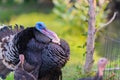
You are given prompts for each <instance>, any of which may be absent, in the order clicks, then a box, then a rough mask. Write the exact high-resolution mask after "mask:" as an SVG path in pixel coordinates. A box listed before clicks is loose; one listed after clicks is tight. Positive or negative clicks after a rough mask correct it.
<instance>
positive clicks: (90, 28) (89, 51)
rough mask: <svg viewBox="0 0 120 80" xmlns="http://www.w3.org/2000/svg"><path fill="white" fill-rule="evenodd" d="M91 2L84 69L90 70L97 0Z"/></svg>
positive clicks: (89, 0) (90, 0)
mask: <svg viewBox="0 0 120 80" xmlns="http://www.w3.org/2000/svg"><path fill="white" fill-rule="evenodd" d="M88 2H89V22H88V24H89V25H88V37H87V53H86V61H85V65H84V71H85V72H87V73H88V72H90V71H91V69H92V66H93V62H94V60H93V54H94V42H95V6H96V2H95V0H88Z"/></svg>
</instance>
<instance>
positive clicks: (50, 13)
mask: <svg viewBox="0 0 120 80" xmlns="http://www.w3.org/2000/svg"><path fill="white" fill-rule="evenodd" d="M97 3H99V0H97ZM53 4H54V5H53ZM107 4H108V2H107V1H106V2H105V3H104V4H102V6H101V5H97V6H96V9H97V10H96V13H97V14H96V28H98V27H100V26H101V25H102V23H104V22H105V21H106V19H105V18H107V13H108V12H107V11H106V12H105V11H104V10H105V8H106V6H107ZM88 8H89V5H88V2H87V0H65V1H63V0H53V1H52V0H1V1H0V24H1V25H2V24H5V25H15V24H19V25H24V26H25V27H30V26H34V25H35V23H36V22H38V21H42V22H44V23H45V24H46V26H47V28H49V29H51V30H53V31H54V32H56V33H57V34H58V36H59V37H60V38H63V39H65V40H66V41H67V42H68V43H69V45H70V49H71V55H70V60H69V61H68V63H67V65H66V66H65V67H64V68H63V80H76V79H78V78H81V77H85V76H89V75H93V74H94V73H90V74H89V75H84V72H83V65H84V61H85V54H86V37H87V30H88V18H89V17H88ZM99 35H100V34H97V36H99ZM97 36H96V38H97ZM98 41H99V40H98ZM98 41H96V47H98V48H100V47H99V42H98ZM98 51H99V50H97V49H96V50H95V55H94V59H95V63H96V61H97V60H98V58H99V57H101V56H100V55H99V54H97V53H98ZM93 69H96V66H95V67H94V68H93ZM7 80H13V74H10V75H9V76H8V78H7Z"/></svg>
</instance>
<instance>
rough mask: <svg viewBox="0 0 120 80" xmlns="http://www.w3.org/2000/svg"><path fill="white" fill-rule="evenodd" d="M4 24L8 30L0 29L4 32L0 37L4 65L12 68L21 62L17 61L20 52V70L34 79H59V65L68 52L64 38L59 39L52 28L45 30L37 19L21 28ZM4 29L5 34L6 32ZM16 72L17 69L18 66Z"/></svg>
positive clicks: (63, 61) (60, 74)
mask: <svg viewBox="0 0 120 80" xmlns="http://www.w3.org/2000/svg"><path fill="white" fill-rule="evenodd" d="M6 28H7V29H8V31H9V32H11V34H9V33H8V31H5V32H2V33H3V34H5V36H4V37H2V38H1V41H2V42H4V44H2V47H3V49H2V50H1V52H2V56H1V59H2V62H3V64H4V65H5V66H6V67H7V68H9V69H12V70H16V69H17V68H18V66H19V65H20V63H21V62H23V61H22V60H21V61H20V58H19V57H20V55H24V57H25V58H24V60H25V63H23V67H24V70H25V71H27V72H28V73H31V74H32V75H34V76H35V77H36V78H37V79H38V80H61V79H62V78H61V77H62V72H61V68H62V67H63V66H64V65H65V64H66V62H67V61H68V59H69V55H70V50H69V45H68V43H67V42H66V41H64V40H62V39H59V38H58V37H57V35H56V34H55V33H54V32H52V31H50V30H48V29H47V28H46V27H45V25H44V23H43V22H38V23H37V24H36V26H35V27H29V28H26V29H24V30H23V28H20V29H19V28H18V27H17V28H16V29H15V30H14V29H11V28H8V27H6ZM2 29H3V28H2ZM7 33H8V34H9V35H6V34H7ZM1 36H2V35H1ZM1 36H0V37H1ZM27 65H29V66H27ZM30 66H31V67H30ZM19 72H21V71H19V70H18V73H19ZM0 73H2V71H0ZM4 76H6V74H4ZM16 76H18V75H15V77H16ZM15 80H17V78H16V79H15Z"/></svg>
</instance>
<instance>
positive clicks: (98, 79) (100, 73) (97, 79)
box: [79, 58, 108, 80]
mask: <svg viewBox="0 0 120 80" xmlns="http://www.w3.org/2000/svg"><path fill="white" fill-rule="evenodd" d="M107 62H108V61H107V59H106V58H101V59H100V60H99V61H98V72H97V73H96V76H95V77H90V78H82V79H79V80H103V72H104V69H105V66H106V64H107Z"/></svg>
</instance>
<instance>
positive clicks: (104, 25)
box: [96, 11, 118, 32]
mask: <svg viewBox="0 0 120 80" xmlns="http://www.w3.org/2000/svg"><path fill="white" fill-rule="evenodd" d="M117 14H118V12H117V11H116V12H114V14H113V17H112V18H111V19H110V20H109V21H108V22H107V23H106V24H102V25H101V27H100V28H98V29H97V31H96V32H98V31H99V30H101V29H102V28H104V27H106V26H107V25H109V24H110V23H111V22H113V20H114V19H115V17H116V15H117Z"/></svg>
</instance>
